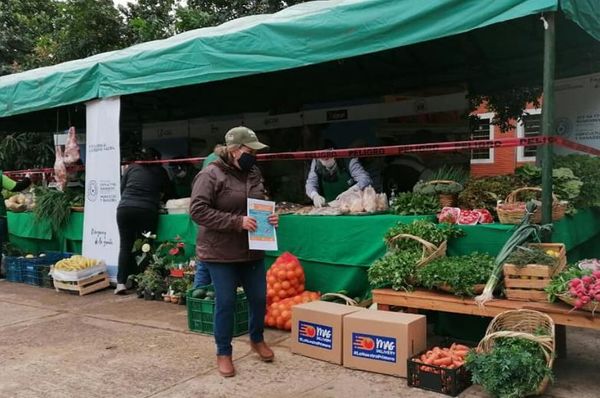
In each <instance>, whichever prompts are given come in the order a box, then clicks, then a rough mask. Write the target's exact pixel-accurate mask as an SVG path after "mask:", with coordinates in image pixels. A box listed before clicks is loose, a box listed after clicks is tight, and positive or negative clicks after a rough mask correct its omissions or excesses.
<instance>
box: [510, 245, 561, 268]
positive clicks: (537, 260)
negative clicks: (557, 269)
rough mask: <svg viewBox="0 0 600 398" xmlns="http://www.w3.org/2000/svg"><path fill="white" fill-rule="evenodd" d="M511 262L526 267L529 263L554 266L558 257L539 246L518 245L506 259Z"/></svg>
mask: <svg viewBox="0 0 600 398" xmlns="http://www.w3.org/2000/svg"><path fill="white" fill-rule="evenodd" d="M506 262H507V263H509V264H514V265H516V266H517V267H524V266H526V265H528V264H539V265H547V266H549V267H554V266H556V265H557V263H558V259H557V258H556V257H553V256H551V255H549V254H546V252H545V251H543V250H541V249H538V248H537V247H525V246H518V247H517V248H516V249H515V250H514V251H513V252H512V253H511V254H510V256H508V258H507V259H506Z"/></svg>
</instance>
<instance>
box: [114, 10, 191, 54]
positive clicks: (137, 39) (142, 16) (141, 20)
mask: <svg viewBox="0 0 600 398" xmlns="http://www.w3.org/2000/svg"><path fill="white" fill-rule="evenodd" d="M177 7H181V6H180V0H139V1H138V2H137V3H131V2H129V3H127V6H119V11H121V13H122V14H123V15H124V16H125V20H126V24H127V30H128V32H127V42H128V43H129V44H135V43H143V42H146V41H151V40H158V39H164V38H167V37H170V36H173V35H174V34H175V10H176V8H177Z"/></svg>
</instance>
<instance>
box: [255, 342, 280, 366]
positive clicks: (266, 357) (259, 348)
mask: <svg viewBox="0 0 600 398" xmlns="http://www.w3.org/2000/svg"><path fill="white" fill-rule="evenodd" d="M250 346H251V347H252V349H253V350H254V351H256V353H257V354H258V356H259V357H260V360H261V361H264V362H272V361H273V359H274V358H275V354H274V353H273V350H271V349H270V348H269V346H268V345H267V343H265V342H264V341H261V342H260V343H250Z"/></svg>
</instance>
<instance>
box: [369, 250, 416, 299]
mask: <svg viewBox="0 0 600 398" xmlns="http://www.w3.org/2000/svg"><path fill="white" fill-rule="evenodd" d="M420 259H421V252H419V251H416V250H404V251H400V252H389V253H387V254H386V255H385V256H383V257H382V258H380V259H379V260H377V261H375V262H374V263H373V265H371V267H370V268H369V270H368V271H367V275H368V278H369V283H370V284H371V286H372V287H373V288H382V287H390V286H391V287H392V289H394V290H405V291H410V290H413V288H414V285H415V283H416V280H415V275H416V272H417V263H418V262H419V260H420Z"/></svg>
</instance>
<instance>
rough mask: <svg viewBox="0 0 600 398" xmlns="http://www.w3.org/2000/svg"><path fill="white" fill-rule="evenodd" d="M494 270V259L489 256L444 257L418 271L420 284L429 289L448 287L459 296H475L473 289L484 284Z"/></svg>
mask: <svg viewBox="0 0 600 398" xmlns="http://www.w3.org/2000/svg"><path fill="white" fill-rule="evenodd" d="M493 269H494V258H493V257H491V256H490V255H487V254H481V253H471V254H469V255H466V256H458V257H442V258H438V259H436V260H434V261H432V262H431V263H429V264H427V265H425V266H424V267H422V268H421V269H419V271H418V280H419V283H420V284H421V285H422V286H423V287H426V288H428V289H432V288H434V287H438V286H441V285H448V286H450V287H451V288H452V290H453V292H454V294H456V295H457V296H474V295H475V292H474V291H473V287H474V286H475V285H479V284H484V283H485V282H486V281H487V280H488V278H489V277H490V274H491V273H492V270H493Z"/></svg>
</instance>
